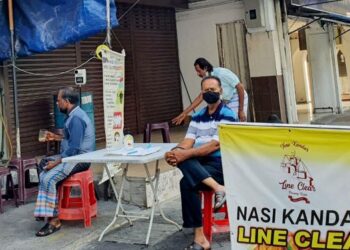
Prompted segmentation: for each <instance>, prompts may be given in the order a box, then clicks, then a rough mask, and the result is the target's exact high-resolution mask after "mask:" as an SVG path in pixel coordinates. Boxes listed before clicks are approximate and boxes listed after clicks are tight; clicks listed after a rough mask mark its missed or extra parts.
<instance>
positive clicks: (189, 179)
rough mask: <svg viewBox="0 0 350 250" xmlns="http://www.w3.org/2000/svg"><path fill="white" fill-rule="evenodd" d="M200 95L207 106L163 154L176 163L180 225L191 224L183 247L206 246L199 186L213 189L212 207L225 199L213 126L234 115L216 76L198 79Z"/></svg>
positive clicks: (207, 246) (217, 138)
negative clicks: (187, 243)
mask: <svg viewBox="0 0 350 250" xmlns="http://www.w3.org/2000/svg"><path fill="white" fill-rule="evenodd" d="M201 84H202V93H203V99H204V100H205V101H206V102H207V104H208V105H207V107H205V108H203V109H202V110H200V111H199V112H198V113H196V114H195V115H193V117H192V121H191V123H190V125H189V128H188V130H187V134H186V136H185V139H184V140H183V141H182V142H181V143H179V144H178V145H177V146H176V147H175V148H173V149H172V150H171V151H170V152H167V153H166V154H165V159H166V161H167V163H168V164H170V165H172V166H174V167H178V168H179V169H180V170H181V172H182V174H183V178H182V180H181V182H180V190H181V204H182V217H183V221H184V223H183V226H184V227H186V228H194V241H193V243H192V244H191V245H190V246H188V247H187V248H185V249H197V250H199V249H210V243H209V241H208V240H207V239H206V237H205V235H204V232H203V226H202V213H201V200H200V197H199V194H198V192H199V191H200V190H203V189H204V190H205V189H212V190H214V192H215V209H219V208H220V207H221V206H222V205H223V204H224V202H225V200H226V195H225V187H224V186H223V184H224V178H223V172H222V165H221V153H220V143H219V136H218V131H217V126H218V124H219V123H220V122H235V121H237V115H236V113H235V112H234V111H232V110H231V109H230V108H228V107H227V106H226V105H225V104H224V103H223V102H222V101H221V99H220V95H221V93H222V88H221V82H220V79H219V78H217V77H215V76H208V77H205V78H203V80H202V83H201Z"/></svg>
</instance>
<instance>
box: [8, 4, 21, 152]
mask: <svg viewBox="0 0 350 250" xmlns="http://www.w3.org/2000/svg"><path fill="white" fill-rule="evenodd" d="M8 14H9V28H10V32H11V59H12V78H13V79H12V82H13V109H14V112H15V127H16V156H17V158H21V140H20V133H19V118H18V106H17V76H16V56H15V31H14V23H13V0H8Z"/></svg>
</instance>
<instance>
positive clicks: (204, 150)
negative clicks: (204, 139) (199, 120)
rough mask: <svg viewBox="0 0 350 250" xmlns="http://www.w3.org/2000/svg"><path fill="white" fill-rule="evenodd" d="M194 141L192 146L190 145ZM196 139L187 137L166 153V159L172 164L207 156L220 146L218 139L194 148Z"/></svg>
mask: <svg viewBox="0 0 350 250" xmlns="http://www.w3.org/2000/svg"><path fill="white" fill-rule="evenodd" d="M190 143H192V145H191V147H189V145H190ZM193 144H194V140H193V139H187V138H186V139H185V140H184V141H183V142H181V143H180V144H179V145H178V146H176V147H175V148H174V149H173V150H172V151H170V152H167V153H166V154H165V159H166V161H167V162H168V163H169V164H170V165H172V166H176V165H177V164H179V163H181V162H183V161H185V160H187V159H190V158H195V157H201V156H207V155H210V154H211V153H213V152H215V151H216V150H218V149H219V148H220V143H219V142H218V141H216V140H211V141H210V142H208V143H205V144H203V145H201V146H200V147H196V148H193Z"/></svg>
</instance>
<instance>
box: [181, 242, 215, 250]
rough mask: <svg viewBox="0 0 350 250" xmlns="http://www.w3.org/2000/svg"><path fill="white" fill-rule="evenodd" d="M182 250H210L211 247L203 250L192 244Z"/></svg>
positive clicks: (196, 244) (199, 246) (194, 243)
mask: <svg viewBox="0 0 350 250" xmlns="http://www.w3.org/2000/svg"><path fill="white" fill-rule="evenodd" d="M184 250H211V247H209V248H204V247H202V246H201V245H199V244H198V243H196V242H192V243H191V245H189V246H188V247H185V248H184Z"/></svg>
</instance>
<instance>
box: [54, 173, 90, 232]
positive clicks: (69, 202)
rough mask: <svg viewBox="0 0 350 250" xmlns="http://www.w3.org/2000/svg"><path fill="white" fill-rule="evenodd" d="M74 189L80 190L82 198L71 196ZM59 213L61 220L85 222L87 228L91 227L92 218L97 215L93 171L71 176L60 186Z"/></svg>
mask: <svg viewBox="0 0 350 250" xmlns="http://www.w3.org/2000/svg"><path fill="white" fill-rule="evenodd" d="M72 187H79V188H80V192H81V196H80V197H74V196H73V197H72V196H70V193H71V188H72ZM58 211H59V213H58V218H59V219H61V220H84V226H85V227H90V226H91V217H95V216H96V214H97V202H96V197H95V191H94V177H93V174H92V170H91V169H88V170H86V171H83V172H80V173H76V174H74V175H72V176H70V177H69V178H67V179H66V180H65V181H64V182H63V183H62V185H60V188H59V204H58Z"/></svg>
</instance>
